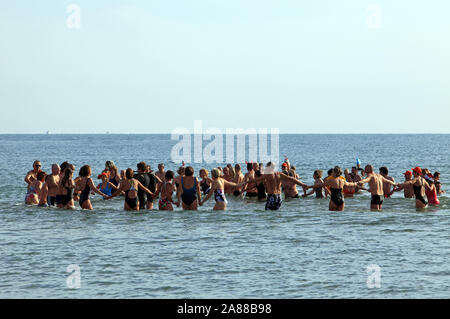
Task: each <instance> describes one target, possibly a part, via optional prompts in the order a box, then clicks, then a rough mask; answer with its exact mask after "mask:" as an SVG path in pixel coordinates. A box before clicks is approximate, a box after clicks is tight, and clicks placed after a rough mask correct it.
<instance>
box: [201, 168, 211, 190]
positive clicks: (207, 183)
mask: <svg viewBox="0 0 450 319" xmlns="http://www.w3.org/2000/svg"><path fill="white" fill-rule="evenodd" d="M199 176H200V178H201V181H200V188H201V190H202V193H203V195H207V194H208V193H209V191H210V190H211V184H212V179H211V178H209V177H208V170H206V169H205V168H201V169H200V171H199Z"/></svg>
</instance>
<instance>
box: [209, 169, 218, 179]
mask: <svg viewBox="0 0 450 319" xmlns="http://www.w3.org/2000/svg"><path fill="white" fill-rule="evenodd" d="M211 176H212V177H214V178H219V176H220V172H219V170H218V169H217V168H213V169H212V170H211Z"/></svg>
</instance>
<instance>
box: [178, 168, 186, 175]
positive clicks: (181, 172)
mask: <svg viewBox="0 0 450 319" xmlns="http://www.w3.org/2000/svg"><path fill="white" fill-rule="evenodd" d="M185 170H186V169H185V168H184V166H180V167H179V168H178V170H177V174H178V175H181V176H183V175H184V172H185Z"/></svg>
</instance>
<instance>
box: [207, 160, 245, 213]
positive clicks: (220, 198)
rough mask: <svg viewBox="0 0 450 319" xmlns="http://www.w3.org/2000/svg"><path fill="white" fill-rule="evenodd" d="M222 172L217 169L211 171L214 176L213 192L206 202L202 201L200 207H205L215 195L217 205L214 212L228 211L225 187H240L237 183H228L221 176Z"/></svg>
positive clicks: (209, 194)
mask: <svg viewBox="0 0 450 319" xmlns="http://www.w3.org/2000/svg"><path fill="white" fill-rule="evenodd" d="M219 174H220V172H219V170H218V169H217V168H213V169H212V170H211V176H212V181H213V182H212V184H211V191H210V192H209V193H208V195H207V196H206V198H205V199H204V200H201V201H200V206H201V205H203V203H205V202H206V201H207V200H208V199H209V198H210V197H211V196H212V195H213V194H214V199H215V201H216V204H215V205H214V208H213V210H226V209H227V203H228V201H227V199H226V197H225V187H226V186H227V185H228V186H229V187H236V186H238V185H237V184H236V183H232V182H229V181H227V180H226V179H225V178H222V177H220V176H219Z"/></svg>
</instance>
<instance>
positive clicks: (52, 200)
mask: <svg viewBox="0 0 450 319" xmlns="http://www.w3.org/2000/svg"><path fill="white" fill-rule="evenodd" d="M55 203H56V196H47V204H48V205H49V206H55Z"/></svg>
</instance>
